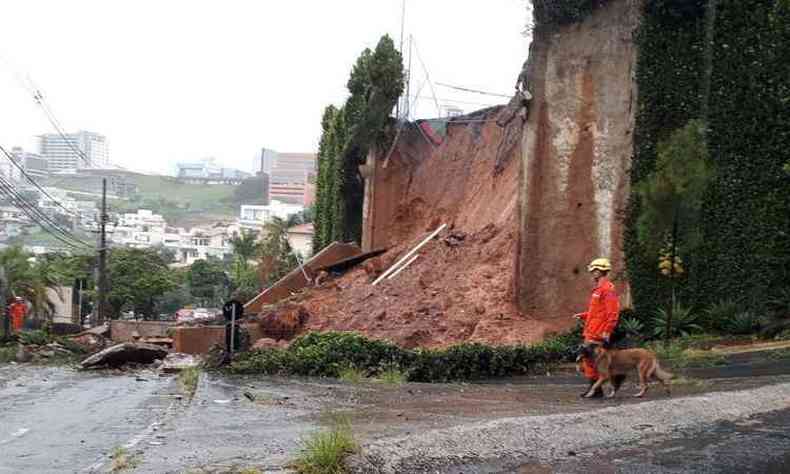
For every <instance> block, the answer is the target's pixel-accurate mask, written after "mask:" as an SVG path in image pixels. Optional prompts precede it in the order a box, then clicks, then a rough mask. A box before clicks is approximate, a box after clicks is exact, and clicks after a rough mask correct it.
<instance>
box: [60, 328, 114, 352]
mask: <svg viewBox="0 0 790 474" xmlns="http://www.w3.org/2000/svg"><path fill="white" fill-rule="evenodd" d="M69 339H71V341H72V342H74V343H75V344H77V345H78V346H80V347H81V348H82V349H83V350H85V352H88V353H92V352H96V351H99V350H101V349H104V347H105V346H106V345H107V339H106V338H105V337H104V336H99V335H96V334H93V333H89V332H84V333H82V334H77V335H76V336H72V337H71V338H69Z"/></svg>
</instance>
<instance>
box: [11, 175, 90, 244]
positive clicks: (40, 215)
mask: <svg viewBox="0 0 790 474" xmlns="http://www.w3.org/2000/svg"><path fill="white" fill-rule="evenodd" d="M0 184H1V185H2V186H3V189H4V190H5V191H6V193H5V194H6V195H7V196H9V197H11V198H12V199H14V200H16V201H17V205H16V207H18V208H20V209H23V208H24V209H28V210H30V211H31V212H32V214H33V215H30V214H28V215H29V216H30V218H31V219H33V220H34V221H35V222H36V224H39V225H41V221H42V220H43V221H45V222H46V223H47V224H49V225H50V226H51V227H52V228H53V229H55V230H57V231H58V232H60V233H61V235H63V236H64V237H66V238H70V239H72V240H73V241H75V242H77V243H79V244H82V245H85V246H87V247H91V248H92V247H93V246H92V245H90V244H87V243H86V242H84V241H82V240H80V239H79V238H78V237H77V236H75V235H74V234H72V233H71V232H70V231H68V230H66V229H64V228H62V227H60V224H58V223H57V222H55V221H54V220H52V218H51V217H49V216H48V215H47V214H45V213H44V212H42V211H41V210H40V209H39V208H38V206H37V205H35V204H32V203H30V202H28V201H27V200H26V199H25V198H24V196H22V195H21V194H20V193H18V192H17V191H16V190H15V189H14V185H13V184H12V183H10V182H9V181H8V180H6V179H5V177H3V176H2V175H0ZM24 209H23V210H24Z"/></svg>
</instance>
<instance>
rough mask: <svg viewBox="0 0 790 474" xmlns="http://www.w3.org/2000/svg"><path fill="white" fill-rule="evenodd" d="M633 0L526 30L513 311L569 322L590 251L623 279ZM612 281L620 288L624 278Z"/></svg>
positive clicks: (581, 302) (586, 284)
mask: <svg viewBox="0 0 790 474" xmlns="http://www.w3.org/2000/svg"><path fill="white" fill-rule="evenodd" d="M639 4H640V2H633V1H630V0H612V1H610V2H608V3H606V4H604V6H603V7H600V8H598V9H596V11H595V12H594V13H593V14H592V15H591V17H590V18H587V19H586V20H584V21H583V22H581V23H579V24H575V25H569V26H566V27H562V28H559V29H557V30H554V31H540V30H536V31H535V34H534V41H533V43H532V45H531V49H530V59H529V66H528V67H529V69H528V70H529V78H530V89H531V90H532V92H533V96H534V100H533V101H532V104H531V107H530V112H529V119H528V122H527V125H526V128H525V133H524V137H523V141H522V168H521V172H522V180H521V183H522V184H521V191H520V193H519V194H520V208H521V222H520V229H521V232H520V238H521V242H520V245H519V246H518V252H519V255H518V256H517V259H518V271H517V272H518V274H517V278H516V279H517V293H518V299H519V307H520V309H521V310H522V311H524V312H527V313H530V314H532V315H535V316H537V317H542V318H551V319H556V320H560V319H562V318H568V321H569V322H568V324H569V325H570V324H571V323H570V318H569V315H571V314H573V313H576V312H579V311H582V310H583V309H584V307H585V304H586V300H587V298H588V297H589V292H590V290H591V281H590V277H589V275H588V274H587V270H586V264H587V263H588V262H589V261H590V260H592V259H593V258H596V257H599V256H603V257H610V258H611V259H612V263H613V266H614V271H613V277H614V278H615V279H616V280H621V279H623V278H624V274H623V270H624V264H623V252H622V234H623V228H622V222H621V219H620V217H619V216H620V213H621V212H622V211H623V209H624V207H625V205H626V200H627V196H628V186H629V175H628V169H629V166H630V164H631V157H632V153H633V128H634V114H635V110H636V89H635V87H636V86H635V83H634V69H635V63H636V46H635V43H634V41H635V38H634V33H635V30H636V27H637V25H638V18H639V8H640V6H639ZM615 285H616V286H617V287H618V290H619V291H620V292H621V294H622V293H623V292H625V291H627V288H626V283H625V281H624V280H621V281H615Z"/></svg>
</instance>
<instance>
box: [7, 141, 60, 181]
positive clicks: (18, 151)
mask: <svg viewBox="0 0 790 474" xmlns="http://www.w3.org/2000/svg"><path fill="white" fill-rule="evenodd" d="M11 156H12V157H13V158H14V161H15V162H16V164H17V165H19V166H16V165H14V163H11V161H10V160H8V159H5V158H3V159H0V175H2V176H3V177H4V178H6V179H9V180H11V181H14V182H16V181H23V180H24V179H23V177H22V171H24V172H25V173H26V174H27V175H28V176H30V177H31V178H33V179H36V178H43V177H46V176H47V174H48V170H47V160H45V159H44V158H42V157H41V156H39V155H37V154H35V153H30V152H27V151H25V150H23V149H22V148H20V147H14V148H12V149H11ZM20 168H22V170H20Z"/></svg>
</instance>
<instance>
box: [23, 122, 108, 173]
mask: <svg viewBox="0 0 790 474" xmlns="http://www.w3.org/2000/svg"><path fill="white" fill-rule="evenodd" d="M38 139H39V154H40V155H41V157H42V158H43V159H45V160H46V161H47V168H48V169H49V171H50V172H51V173H75V172H76V171H77V170H80V169H83V168H107V167H109V165H110V154H109V151H108V148H107V138H106V137H105V136H104V135H101V134H98V133H95V132H88V131H85V130H80V131H79V132H77V133H68V134H64V135H60V134H59V133H47V134H44V135H39V137H38Z"/></svg>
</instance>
